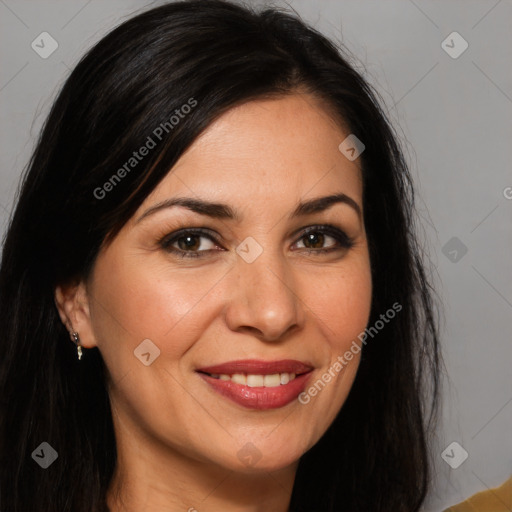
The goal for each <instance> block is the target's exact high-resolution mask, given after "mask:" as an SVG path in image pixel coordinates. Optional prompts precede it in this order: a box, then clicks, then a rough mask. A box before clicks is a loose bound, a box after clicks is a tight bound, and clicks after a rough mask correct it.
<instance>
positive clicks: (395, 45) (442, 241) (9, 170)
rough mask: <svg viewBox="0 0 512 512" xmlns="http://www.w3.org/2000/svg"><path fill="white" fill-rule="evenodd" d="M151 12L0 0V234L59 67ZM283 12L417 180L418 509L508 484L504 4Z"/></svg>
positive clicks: (511, 357)
mask: <svg viewBox="0 0 512 512" xmlns="http://www.w3.org/2000/svg"><path fill="white" fill-rule="evenodd" d="M159 3H163V2H160V1H158V2H153V4H150V3H149V2H144V1H140V0H139V1H137V0H125V1H114V0H110V1H100V0H89V1H87V0H68V1H66V2H63V1H46V2H44V1H37V2H36V1H21V0H0V17H1V18H0V34H1V36H0V37H1V45H0V55H1V68H0V101H1V105H0V108H1V119H2V121H1V156H0V158H1V165H0V173H1V175H0V183H1V188H0V223H1V226H2V230H5V227H6V223H7V220H8V215H9V212H10V211H11V208H12V206H13V201H14V197H15V193H16V189H17V184H18V180H19V177H20V174H21V172H22V170H23V168H24V166H25V165H26V163H27V160H28V158H29V154H30V152H31V150H32V148H33V146H34V143H35V140H36V137H37V134H38V132H39V129H40V127H41V124H42V122H43V120H44V118H45V116H46V114H47V112H48V109H49V107H50V105H51V101H52V100H53V98H54V97H55V94H56V92H57V90H58V89H59V87H60V86H61V85H62V83H63V81H64V80H65V78H66V76H67V75H68V73H69V70H70V69H71V68H72V67H73V65H74V64H76V62H77V59H78V58H79V57H80V56H81V55H82V54H83V53H84V50H86V49H87V48H88V47H90V46H91V45H92V44H93V43H94V42H96V41H97V40H98V39H99V38H100V37H101V36H103V35H104V34H105V33H106V32H107V31H108V30H110V29H111V28H112V27H113V26H115V25H117V24H118V23H120V22H121V21H123V20H124V19H126V18H127V17H129V16H130V15H131V14H133V13H135V12H137V11H140V10H145V8H146V6H149V5H157V4H159ZM251 3H254V4H258V5H259V4H263V3H264V2H261V1H259V0H258V1H255V2H251ZM267 3H268V2H267ZM273 5H285V4H284V2H280V1H274V2H273ZM289 5H290V6H291V7H292V8H293V9H295V10H296V11H297V12H298V13H299V14H300V15H301V16H302V17H303V18H304V19H305V20H306V21H308V22H309V23H311V24H312V25H314V26H315V27H316V28H317V29H319V30H320V31H321V32H323V33H324V34H326V35H328V36H329V37H331V38H333V39H336V40H337V41H342V42H343V43H344V44H345V45H346V46H347V47H348V49H349V50H350V51H351V52H353V53H354V54H355V56H356V57H357V59H358V61H359V64H358V67H359V69H360V70H361V71H362V72H363V73H364V74H365V76H366V77H367V79H368V80H369V81H370V82H371V83H373V84H374V85H375V87H377V89H378V90H379V92H380V94H381V95H382V96H383V98H384V101H385V104H386V108H387V109H388V110H389V115H390V117H391V120H392V122H393V123H394V124H395V126H397V128H398V130H399V133H400V134H401V138H402V142H403V144H404V146H405V150H406V154H407V156H408V159H409V162H410V165H411V170H412V173H413V176H414V178H415V181H416V186H417V191H418V212H419V217H420V218H419V223H420V225H421V230H420V237H421V239H422V240H423V243H424V246H425V250H426V252H427V253H428V254H430V259H431V261H432V279H433V280H434V283H435V285H436V286H437V289H438V292H439V295H440V297H441V299H442V301H443V303H444V311H445V319H444V323H443V325H442V342H443V351H444V358H445V362H446V374H447V377H446V382H445V388H444V401H443V410H442V418H441V423H440V427H439V430H438V439H437V444H438V446H436V447H434V449H433V453H432V456H433V459H434V461H435V463H436V480H437V484H436V489H435V492H434V493H433V494H432V496H431V497H430V500H429V503H428V504H427V506H426V507H425V510H432V511H436V510H441V509H442V508H443V507H445V506H448V505H450V504H453V503H456V502H458V501H462V500H463V499H464V498H466V497H468V496H469V495H470V494H472V493H474V492H477V491H480V490H483V489H486V488H489V487H494V486H497V485H499V484H501V483H502V482H503V481H504V480H506V478H507V477H508V476H509V475H511V474H512V436H511V435H510V432H511V431H512V403H511V402H512V371H511V362H512V344H511V343H510V339H511V336H510V332H511V327H512V272H511V261H512V259H511V249H512V229H511V220H512V188H507V187H512V172H511V168H510V164H511V161H512V149H511V147H512V122H511V119H512V73H511V66H510V54H511V49H512V31H511V29H510V27H511V25H512V2H511V1H506V0H501V1H496V0H493V1H466V0H464V1H463V0H460V1H444V2H439V1H420V0H414V1H412V0H410V1H408V0H401V1H397V0H394V1H368V0H365V1H361V0H360V1H357V0H341V1H334V0H322V1H313V0H292V1H291V2H289ZM44 31H46V32H49V33H50V34H51V35H52V37H53V38H55V40H56V41H57V42H58V44H59V47H58V49H57V50H56V51H55V53H53V54H52V55H51V56H50V57H48V58H47V59H42V58H41V57H40V56H39V55H38V54H36V52H35V51H34V50H33V49H32V48H31V43H32V41H33V40H34V39H36V37H37V36H38V35H39V34H41V32H44ZM453 31H457V32H458V33H460V34H461V35H462V37H463V38H464V39H465V40H466V41H467V42H468V44H469V47H468V49H467V50H466V51H465V52H464V53H463V54H462V55H460V56H459V57H458V58H456V59H453V58H451V57H450V56H449V55H448V54H447V53H446V52H445V51H444V50H443V48H442V47H441V43H442V41H443V40H445V38H446V37H447V36H448V35H449V34H451V33H452V32H453ZM448 44H449V45H451V46H453V45H455V49H457V48H460V46H459V42H454V43H452V42H451V41H450V39H448ZM507 55H508V58H507ZM507 196H508V198H507ZM453 237H456V240H455V241H453V240H452V242H450V244H448V245H446V244H447V243H448V242H449V240H450V239H452V238H453ZM464 247H466V248H467V253H466V254H464V255H463V256H462V254H463V249H464ZM454 250H455V251H456V252H453V251H454ZM461 256H462V257H461ZM453 441H456V442H458V443H459V444H460V445H461V446H462V447H463V448H464V449H465V450H466V451H467V452H468V454H469V457H468V458H467V460H466V461H465V462H464V463H462V464H461V465H460V466H459V467H458V468H457V469H452V468H451V467H450V466H449V465H448V464H447V463H446V462H445V461H444V460H443V458H442V457H441V453H442V452H443V450H444V449H445V448H446V447H447V446H448V445H449V444H450V443H452V442H453ZM361 449H364V447H361ZM449 454H450V456H451V460H454V459H457V457H459V452H458V451H457V450H455V451H454V452H449Z"/></svg>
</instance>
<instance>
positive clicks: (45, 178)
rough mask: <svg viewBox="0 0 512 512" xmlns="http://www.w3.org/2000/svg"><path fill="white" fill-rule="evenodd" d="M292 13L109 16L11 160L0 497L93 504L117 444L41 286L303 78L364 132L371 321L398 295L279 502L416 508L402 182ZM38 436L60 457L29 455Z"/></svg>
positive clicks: (339, 68)
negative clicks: (127, 168)
mask: <svg viewBox="0 0 512 512" xmlns="http://www.w3.org/2000/svg"><path fill="white" fill-rule="evenodd" d="M347 55H348V54H347V53H346V52H345V50H342V49H339V48H337V47H335V45H334V44H333V43H331V42H330V41H329V40H327V39H326V38H325V37H324V36H322V35H321V34H319V33H318V32H317V31H315V30H313V29H312V28H310V27H308V26H307V25H306V24H305V23H304V22H303V21H301V20H300V19H299V18H298V17H297V16H295V15H291V14H287V13H284V12H281V11H279V10H277V9H267V10H264V11H262V12H255V11H253V10H251V9H249V8H245V7H242V6H239V5H236V4H233V3H230V2H225V1H221V0H208V1H205V0H192V1H184V2H176V3H170V4H167V5H164V6H161V7H158V8H155V9H152V10H149V11H147V12H143V13H142V14H139V15H137V16H136V17H134V18H132V19H130V20H128V21H127V22H125V23H123V24H122V25H120V26H119V27H117V28H116V29H114V30H113V31H112V32H110V33H109V34H108V35H107V36H105V37H104V38H103V39H102V40H101V41H100V42H99V43H97V44H96V45H95V46H94V47H93V48H92V49H91V50H90V51H89V52H88V53H87V54H86V55H85V56H84V57H83V59H82V60H81V61H80V62H79V64H78V65H77V66H76V68H75V69H74V70H73V72H72V73H71V75H70V76H69V78H68V79H67V81H66V83H65V85H64V86H63V88H62V90H61V92H60V94H59V95H58V97H57V99H56V101H55V103H54V105H53V107H52V109H51V112H50V114H49V116H48V118H47V120H46V123H45V125H44V128H43V130H42V133H41V135H40V138H39V141H38V143H37V146H36V149H35V151H34V154H33V155H32V158H31V160H30V162H29V165H28V167H27V171H26V173H25V174H24V177H23V183H22V186H21V189H20V192H19V196H18V198H17V204H16V207H15V210H14V212H13V215H12V218H11V220H10V226H9V229H8V232H7V235H6V237H5V240H4V246H3V254H2V262H1V269H0V336H1V338H0V400H1V414H0V456H1V464H0V510H2V511H6V512H7V511H8V512H22V511H23V512H26V511H31V512H34V511H37V512H55V511H59V512H98V511H106V510H107V505H106V494H107V490H108V488H109V484H110V481H111V478H112V474H113V471H114V468H115V464H116V443H115V437H114V431H113V426H112V417H111V410H110V403H109V397H108V394H107V391H106V387H105V375H106V373H105V372H106V369H105V367H104V363H103V360H102V357H101V354H100V353H99V351H98V350H97V349H91V350H89V351H88V352H87V357H85V358H84V359H83V360H82V361H80V362H78V361H77V359H76V350H75V348H74V346H73V344H72V343H71V342H70V339H69V333H68V332H67V331H66V329H65V327H64V326H63V325H62V323H61V321H60V319H59V316H58V313H57V310H56V307H55V303H54V290H55V287H56V285H57V284H63V283H69V282H71V281H73V280H76V279H80V278H86V277H87V275H88V273H89V272H90V270H91V268H92V266H93V265H94V261H95V258H96V255H97V254H98V251H99V249H100V247H101V246H102V244H104V243H106V242H108V240H110V239H112V238H113V237H115V235H116V234H117V233H118V232H119V230H120V229H121V228H122V226H123V225H124V224H125V223H126V221H127V220H128V219H129V218H130V217H131V216H132V215H133V214H134V212H135V211H136V209H137V208H138V207H139V205H140V204H141V203H142V201H143V200H144V199H145V198H146V197H147V196H148V194H149V193H150V192H151V191H152V190H153V189H154V188H155V187H156V186H157V185H158V183H159V182H160V181H161V180H162V178H163V177H164V176H165V175H166V174H167V173H168V171H169V169H170V168H172V166H173V164H174V163H175V162H176V161H177V160H178V158H179V157H180V156H181V155H182V154H183V152H184V151H185V150H186V149H187V148H188V147H189V146H190V145H191V144H192V143H193V142H194V140H195V139H196V138H197V137H198V135H199V134H200V133H201V132H202V131H203V130H204V129H205V128H206V127H208V126H209V125H210V124H211V123H212V121H213V120H215V119H216V118H218V117H219V116H220V115H221V114H222V113H223V112H225V111H227V110H228V109H230V108H232V107H233V106H235V105H240V104H242V103H244V102H247V101H250V100H252V99H256V98H264V97H275V96H279V95H287V94H293V93H294V92H295V91H298V90H300V91H306V92H308V93H310V94H312V95H315V96H316V97H317V98H319V99H321V100H322V101H323V102H324V104H325V105H326V108H327V109H328V110H329V111H330V113H331V114H333V115H334V116H335V117H336V118H338V119H340V120H343V122H344V123H345V124H346V126H348V127H349V128H350V132H351V133H353V134H355V135H356V136H357V137H358V138H359V139H360V140H361V141H363V142H364V144H365V146H366V149H365V151H364V153H363V154H362V155H361V157H360V159H361V165H362V175H363V187H364V194H363V204H364V219H365V228H366V233H367V237H368V241H369V249H370V259H371V271H372V280H373V281H372V282H373V298H372V309H371V316H370V324H371V325H373V324H374V323H375V322H376V321H377V320H379V315H380V314H382V313H384V312H385V311H386V310H388V309H389V308H390V306H391V305H392V304H394V303H395V302H398V303H399V304H401V305H402V307H403V309H402V310H401V312H400V313H399V314H397V315H396V318H395V319H394V320H393V321H392V322H389V324H388V325H387V326H386V328H385V329H382V331H381V332H379V334H378V336H377V337H375V338H374V339H372V340H371V341H369V342H368V343H367V344H366V346H365V347H364V349H363V354H362V360H361V363H360V368H359V371H358V374H357V376H356V380H355V382H354V384H353V388H352V390H351V392H350V395H349V397H348V399H347V401H346V403H345V404H344V405H343V407H342V409H341V411H340V413H339V414H338V416H337V418H336V419H335V421H334V422H333V423H332V425H331V426H330V428H329V429H328V431H327V432H326V434H325V435H324V436H323V437H322V439H321V440H320V441H319V442H318V443H317V444H316V445H315V446H314V447H313V448H311V449H310V450H309V451H308V452H307V453H306V454H304V456H303V457H302V458H301V460H300V464H299V469H298V473H297V476H296V480H295V486H294V489H293V493H292V498H291V505H290V510H291V511H293V512H306V511H307V512H313V511H315V512H317V511H331V512H334V511H340V512H341V511H345V512H347V511H359V512H363V511H371V512H390V511H393V512H412V511H417V510H418V509H419V507H420V505H421V503H422V502H423V500H424V498H425V495H426V492H427V490H428V484H429V462H428V450H427V441H428V432H429V429H431V427H432V425H433V420H434V419H435V414H434V413H435V410H436V407H435V405H436V399H437V395H438V373H439V355H438V327H437V317H436V311H437V309H436V306H435V302H434V294H433V291H432V288H431V286H430V284H429V282H428V279H427V277H426V272H425V268H426V262H425V261H424V259H423V250H422V248H421V247H420V244H419V242H418V239H417V235H416V232H415V207H414V190H413V186H412V183H411V178H410V174H409V171H408V169H407V165H406V162H405V161H404V157H403V155H402V152H401V150H400V147H399V145H398V143H397V137H396V135H395V133H394V131H393V129H392V128H391V127H390V125H389V123H388V121H387V119H386V116H385V115H384V113H383V110H382V108H381V106H379V100H378V96H377V95H376V93H375V92H374V91H373V89H372V88H371V87H370V86H369V84H368V83H367V82H366V81H365V79H364V78H363V77H362V76H361V75H360V74H359V73H358V72H356V70H355V68H354V67H353V65H351V64H350V62H351V60H350V58H349V57H348V56H347ZM191 97H193V98H194V99H195V101H196V102H197V105H195V106H194V109H193V111H191V112H190V113H189V114H188V115H187V116H186V117H184V118H183V119H180V122H179V123H178V124H177V125H176V126H174V127H173V128H172V129H168V130H167V131H163V132H162V137H161V140H159V141H158V147H157V149H155V150H154V151H152V152H151V153H150V154H149V155H148V156H147V157H146V158H145V159H144V160H143V161H141V162H140V163H139V164H138V165H137V167H136V169H133V170H132V171H131V172H129V173H127V174H126V176H124V177H123V179H122V180H120V181H119V182H116V183H115V186H113V187H112V190H110V191H109V193H108V194H106V195H105V197H101V198H100V197H98V196H99V195H100V194H98V193H96V194H95V190H97V188H98V187H101V186H102V185H103V184H104V183H106V182H107V181H108V180H109V179H111V177H112V175H113V174H114V173H115V172H116V170H117V169H119V168H121V167H122V166H123V164H124V163H125V162H127V161H128V159H129V158H130V157H131V156H132V153H133V151H134V150H136V149H138V148H140V147H141V146H142V145H143V144H144V143H145V142H146V141H147V137H148V135H151V134H152V133H153V132H154V130H155V128H156V127H158V126H159V125H160V124H161V123H165V122H166V121H168V120H169V118H170V116H171V115H172V114H173V112H174V111H175V110H176V109H177V108H179V107H180V106H181V105H184V104H186V103H187V102H188V101H189V99H190V98H191ZM43 441H46V442H48V443H49V444H50V445H51V446H52V447H53V448H54V449H55V450H56V451H57V452H58V454H59V458H58V463H57V462H56V463H54V464H52V465H51V466H50V467H49V468H47V469H42V468H41V467H39V465H37V464H36V463H35V462H34V460H32V458H31V454H32V452H33V450H34V449H35V448H36V447H37V446H39V445H40V444H41V442H43Z"/></svg>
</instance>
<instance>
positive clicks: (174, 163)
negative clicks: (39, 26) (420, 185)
mask: <svg viewBox="0 0 512 512" xmlns="http://www.w3.org/2000/svg"><path fill="white" fill-rule="evenodd" d="M420 254H421V249H420V248H419V245H418V242H417V240H416V238H415V234H414V193H413V188H412V185H411V181H410V176H409V173H408V170H407V167H406V164H405V162H404V159H403V157H402V154H401V152H400V149H399V147H398V144H397V142H396V140H395V136H394V132H393V131H392V129H391V128H390V126H389V125H388V123H387V121H386V119H385V116H384V115H383V113H382V110H381V109H380V107H379V105H378V102H377V99H376V95H375V93H374V92H372V90H371V88H370V87H369V85H368V84H367V83H366V82H365V80H364V79H363V78H362V77H361V76H360V75H359V74H358V73H357V72H356V71H355V70H354V69H353V68H352V67H351V65H350V64H349V63H348V59H347V58H346V57H343V56H342V55H341V54H340V52H339V51H338V50H336V48H335V47H334V46H333V45H332V44H331V43H330V42H329V41H327V40H326V39H325V38H324V37H323V36H322V35H320V34H319V33H317V32H315V31H314V30H313V29H311V28H309V27H307V26H306V25H305V24H304V23H303V22H302V21H300V20H299V19H297V18H296V17H293V16H291V15H288V14H284V13H281V12H278V11H276V10H267V11H264V12H262V13H255V12H252V11H251V10H249V9H246V8H242V7H240V6H237V5H234V4H231V3H228V2H223V1H218V0H213V1H209V2H203V1H187V2H178V3H171V4H169V5H164V6H162V7H158V8H156V9H153V10H150V11H147V12H145V13H143V14H140V15H138V16H136V17H134V18H133V19H131V20H129V21H127V22H125V23H123V24H122V25H121V26H120V27H118V28H117V29H115V30H114V31H112V32H111V33H110V34H108V35H107V36H106V37H104V38H103V39H102V40H101V41H100V42H99V43H98V44H97V45H96V46H95V47H94V48H93V49H92V50H91V51H89V53H88V54H87V55H86V56H85V57H84V58H83V59H82V60H81V62H80V63H79V64H78V65H77V66H76V68H75V70H74V71H73V72H72V74H71V76H70V77H69V79H68V80H67V82H66V84H65V85H64V87H63V89H62V91H61V92H60V94H59V96H58V98H57V100H56V102H55V104H54V106H53V108H52V111H51V113H50V115H49V117H48V119H47V122H46V124H45V127H44V129H43V132H42V134H41V138H40V140H39V142H38V145H37V148H36V150H35V152H34V155H33V157H32V159H31V161H30V164H29V167H28V171H27V173H26V175H25V177H24V180H23V186H22V189H21V192H20V195H19V198H18V202H17V206H16V210H15V212H14V214H13V218H12V221H11V224H10V227H9V230H8V234H7V237H6V239H5V243H4V249H3V260H2V267H1V270H0V283H1V293H0V311H1V313H0V315H1V316H0V332H2V343H1V350H2V352H1V363H0V364H1V374H0V375H1V377H0V386H1V388H0V389H1V394H2V408H3V410H2V415H1V419H0V432H1V437H0V439H1V454H2V468H1V470H0V471H1V488H0V491H1V495H0V500H1V501H0V509H1V510H9V511H11V510H12V511H21V510H37V511H40V512H42V511H57V510H58V511H72V512H81V511H84V512H85V511H90V512H93V511H94V512H97V511H102V510H110V511H111V512H120V511H132V510H133V511H140V510H151V511H160V510H166V511H169V510H173V511H174V510H189V511H193V510H197V511H198V512H202V511H218V510H223V511H230V510H247V511H260V510H265V511H276V512H284V511H320V510H321V511H327V510H328V511H349V510H350V511H352V510H358V511H367V510H368V511H369V510H371V511H373V512H376V511H389V510H394V511H408V512H410V511H413V510H418V509H419V508H420V505H421V503H422V502H423V501H424V498H425V496H426V493H427V490H428V482H429V464H428V452H427V441H428V433H429V431H430V429H431V427H432V424H433V418H434V413H435V404H436V397H437V387H438V386H437V382H438V366H439V362H438V347H437V344H438V334H437V324H436V320H435V308H434V305H433V300H432V295H431V288H430V287H429V284H428V282H427V279H426V277H425V270H424V263H423V262H422V259H421V257H420ZM427 398H428V400H427ZM432 405H433V406H434V407H432Z"/></svg>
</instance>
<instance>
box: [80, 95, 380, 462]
mask: <svg viewBox="0 0 512 512" xmlns="http://www.w3.org/2000/svg"><path fill="white" fill-rule="evenodd" d="M348 135H349V133H348V132H346V131H344V130H342V129H341V128H340V127H339V126H337V125H336V124H335V123H334V122H333V121H332V120H331V118H330V117H329V116H328V115H327V114H326V113H325V111H324V110H323V109H322V108H321V106H320V104H319V103H317V101H316V100H315V99H314V98H313V97H311V96H304V95H298V94H297V95H293V96H288V97H283V98H281V99H274V100H261V101H253V102H250V103H247V104H245V105H243V106H240V107H237V108H235V109H232V110H231V111H229V112H227V113H226V114H224V115H223V116H222V117H220V118H219V119H218V120H217V121H216V122H215V123H213V124H212V125H211V126H210V127H209V128H208V129H207V130H206V131H205V132H204V133H203V134H202V135H201V136H200V137H199V138H198V139H197V140H196V141H195V142H194V143H193V144H192V146H191V147H190V148H189V149H188V150H187V151H186V153H185V154H183V156H182V157H181V158H180V159H179V161H178V162H177V163H176V165H175V166H174V167H173V168H172V169H171V170H170V172H169V173H168V175H167V176H166V177H165V179H164V180H163V181H162V182H161V183H160V184H159V185H158V187H156V189H155V190H154V191H153V192H152V193H151V195H150V196H148V197H147V198H146V200H145V201H144V203H143V204H142V205H141V206H140V208H139V210H138V211H137V212H136V214H135V215H134V216H133V218H132V219H131V220H130V221H129V222H128V223H127V224H126V225H125V226H124V228H123V229H122V231H121V232H120V233H119V235H118V236H117V237H116V238H115V239H114V240H113V242H112V243H111V244H110V245H109V246H108V247H106V248H104V249H103V250H102V252H100V254H99V255H98V258H97V261H96V264H95V267H94V270H93V273H92V275H91V276H90V279H89V281H88V282H87V288H86V293H87V303H88V308H87V315H88V317H87V320H86V321H81V320H79V321H78V326H74V327H75V328H76V330H77V331H79V333H80V335H81V340H82V344H83V345H84V346H85V347H92V346H98V347H99V350H100V352H101V354H102V356H103V358H104V360H105V363H106V365H107V368H108V372H109V375H110V383H109V386H110V396H111V402H112V408H113V416H114V425H115V428H116V434H117V435H118V436H123V438H125V439H131V440H132V441H133V442H135V443H139V446H152V447H153V448H155V449H159V450H161V449H164V450H165V451H167V453H169V454H174V455H176V456H179V457H182V456H186V457H187V458H189V459H193V460H197V461H201V462H209V463H213V464H215V465H220V466H222V467H224V468H228V469H231V470H235V471H254V470H258V469H261V470H267V471H269V470H276V469H279V468H285V467H287V466H289V465H291V464H293V463H294V462H296V461H297V460H298V458H299V457H300V456H301V455H302V454H303V453H304V452H305V451H306V450H308V449H309V448H310V447H311V446H312V445H314V444H315V443H316V442H317V441H318V440H319V438H320V437H321V436H322V434H323V433H324V432H325V431H326V429H327V428H328V426H329V425H330V423H331V422H332V421H333V419H334V417H335V416H336V414H337V413H338V411H339V410H340V408H341V407H342V405H343V403H344V401H345V399H346V397H347V394H348V392H349V390H350V388H351V385H352V383H353V380H354V377H355V374H356V370H357V367H358V364H359V357H360V354H359V353H358V351H357V350H356V349H355V344H353V342H354V340H355V341H356V342H357V343H358V344H359V341H358V339H357V336H358V334H360V333H361V332H362V331H364V330H365V327H366V324H367V322H368V319H369V312H370V302H371V292H372V286H371V284H372V283H371V275H370V261H369V254H368V246H367V240H366V234H365V230H364V224H363V218H362V210H363V204H362V182H361V171H360V168H359V164H358V160H355V161H349V160H348V159H347V158H346V157H345V156H344V155H343V154H342V153H341V152H340V151H339V149H338V146H339V144H340V143H341V142H342V141H343V140H344V139H345V138H346V137H347V136H348ZM334 196H337V198H333V197H334ZM325 198H331V199H325ZM176 200H179V201H181V202H182V203H181V205H180V204H174V205H172V203H173V202H174V201H176ZM349 241H352V243H351V244H349V243H347V242H349ZM351 347H352V354H353V358H352V359H351V360H350V361H347V360H346V358H344V354H345V353H346V352H347V351H349V350H350V349H351ZM85 357H87V354H86V356H85ZM341 358H344V359H343V360H344V361H345V363H344V364H343V365H342V368H341V369H339V366H340V365H336V362H337V361H338V362H339V361H340V360H341ZM219 365H224V366H223V367H221V368H214V367H218V366H219ZM209 374H210V375H211V374H214V375H213V376H210V375H209ZM234 374H237V375H236V376H235V377H233V375H234ZM291 374H296V376H295V379H293V375H291ZM326 375H327V376H326ZM329 375H330V378H329ZM319 380H320V383H318V381H319ZM288 381H289V382H288ZM244 382H245V384H244ZM315 383H317V385H316V388H315ZM310 389H316V392H315V390H314V391H313V392H312V393H310V392H308V390H310ZM299 393H302V394H301V395H300V397H299ZM298 397H299V398H300V400H299V399H298ZM345 441H346V442H350V440H345ZM341 442H344V440H341Z"/></svg>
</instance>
